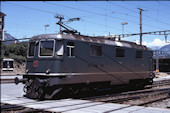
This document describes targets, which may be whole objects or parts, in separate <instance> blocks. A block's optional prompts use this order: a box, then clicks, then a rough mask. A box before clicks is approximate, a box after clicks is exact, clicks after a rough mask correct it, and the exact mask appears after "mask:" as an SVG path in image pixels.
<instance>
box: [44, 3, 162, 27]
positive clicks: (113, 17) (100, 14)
mask: <svg viewBox="0 0 170 113" xmlns="http://www.w3.org/2000/svg"><path fill="white" fill-rule="evenodd" d="M45 3H48V4H52V5H56V6H61V7H66V8H70V9H74V10H78V11H82V12H87V13H92V14H95V15H99V16H105V14H102V13H97V12H93V11H89V10H84V9H79V8H75V7H71V6H66V5H63V4H62V5H61V4H58V3H52V2H45ZM107 17H109V18H112V19H117V20H123V21H129V22H132V23H136V24H138V23H139V22H137V21H133V20H128V19H122V18H119V17H115V16H110V15H107ZM143 25H146V26H149V27H152V28H159V29H162V28H161V27H158V26H154V25H148V24H143Z"/></svg>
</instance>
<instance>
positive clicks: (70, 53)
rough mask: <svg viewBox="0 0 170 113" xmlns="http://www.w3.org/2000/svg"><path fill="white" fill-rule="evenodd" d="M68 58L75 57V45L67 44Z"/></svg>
mask: <svg viewBox="0 0 170 113" xmlns="http://www.w3.org/2000/svg"><path fill="white" fill-rule="evenodd" d="M67 56H68V57H74V43H73V42H67Z"/></svg>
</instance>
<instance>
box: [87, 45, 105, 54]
mask: <svg viewBox="0 0 170 113" xmlns="http://www.w3.org/2000/svg"><path fill="white" fill-rule="evenodd" d="M90 55H91V56H102V46H96V45H91V46H90Z"/></svg>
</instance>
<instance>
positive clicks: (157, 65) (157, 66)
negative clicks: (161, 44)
mask: <svg viewBox="0 0 170 113" xmlns="http://www.w3.org/2000/svg"><path fill="white" fill-rule="evenodd" d="M155 54H156V72H159V53H158V47H157V46H156V51H155Z"/></svg>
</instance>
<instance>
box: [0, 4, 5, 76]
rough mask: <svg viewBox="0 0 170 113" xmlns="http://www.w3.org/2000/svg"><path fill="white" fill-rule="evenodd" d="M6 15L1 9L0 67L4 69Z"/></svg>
mask: <svg viewBox="0 0 170 113" xmlns="http://www.w3.org/2000/svg"><path fill="white" fill-rule="evenodd" d="M0 5H1V4H0ZM0 7H1V6H0ZM5 16H6V15H5V14H4V13H2V12H1V11H0V46H1V49H0V52H1V54H0V69H2V60H3V55H4V50H3V49H4V47H3V41H4V18H5ZM0 73H1V72H0Z"/></svg>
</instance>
